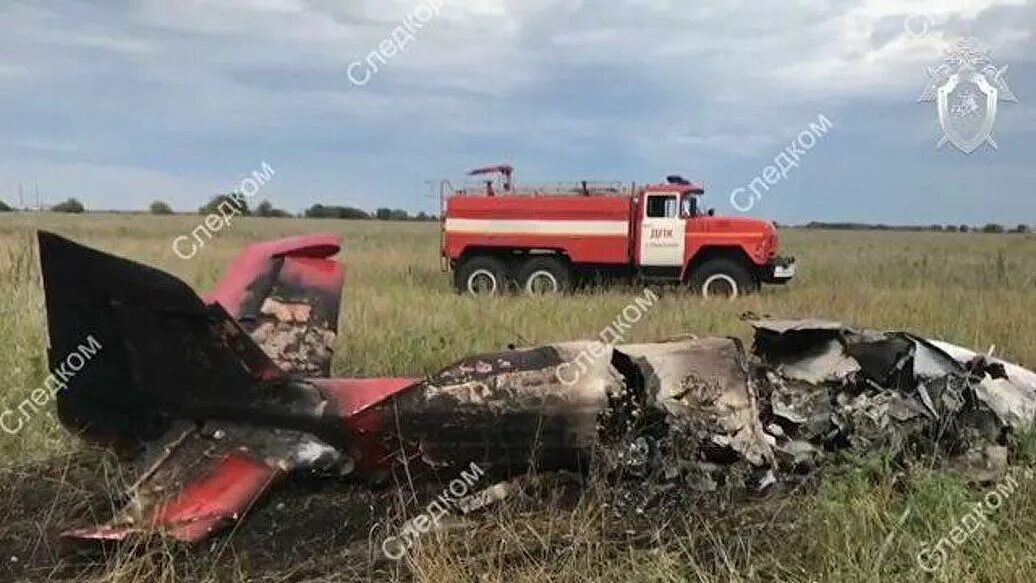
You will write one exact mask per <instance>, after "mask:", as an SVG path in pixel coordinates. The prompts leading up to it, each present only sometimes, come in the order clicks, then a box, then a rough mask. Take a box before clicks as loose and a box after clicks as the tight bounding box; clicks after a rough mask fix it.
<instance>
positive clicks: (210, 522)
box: [63, 454, 285, 543]
mask: <svg viewBox="0 0 1036 583" xmlns="http://www.w3.org/2000/svg"><path fill="white" fill-rule="evenodd" d="M284 476H285V473H284V471H283V470H281V469H280V468H277V467H273V466H270V465H268V464H266V463H264V462H262V461H259V460H256V459H254V458H251V457H248V456H246V455H243V454H231V455H229V456H226V457H224V458H223V459H222V460H220V461H219V462H218V463H216V464H215V465H214V466H213V467H212V468H211V470H210V471H209V472H207V473H206V474H204V475H203V476H202V477H201V478H199V479H198V480H196V481H194V482H192V483H190V484H187V485H186V487H185V488H184V489H183V490H182V491H180V492H179V493H176V494H174V495H173V498H172V500H170V501H168V502H166V503H164V504H160V505H158V506H156V507H154V508H152V509H151V513H150V515H149V516H145V517H143V518H142V521H141V523H140V524H136V525H129V524H114V525H104V526H97V527H90V528H81V529H76V530H70V531H66V532H65V533H63V536H64V537H65V538H68V539H71V540H79V541H112V542H116V541H123V540H126V539H127V538H129V537H130V536H132V535H134V534H141V533H146V532H160V533H162V534H165V535H166V536H169V537H171V538H173V539H175V540H178V541H181V542H186V543H193V542H199V541H201V540H204V539H206V538H208V537H209V536H211V535H212V534H213V533H214V532H217V531H219V530H221V529H223V528H225V527H226V526H228V525H230V524H233V523H236V522H237V521H238V520H240V518H241V517H242V516H244V515H245V514H246V513H247V512H248V511H249V510H250V509H251V507H252V505H253V504H255V502H256V501H257V500H259V499H260V498H261V497H262V496H263V495H265V494H266V492H267V491H268V490H269V489H270V488H271V487H272V486H273V485H274V484H275V483H276V482H277V481H278V480H279V479H281V478H282V477H284Z"/></svg>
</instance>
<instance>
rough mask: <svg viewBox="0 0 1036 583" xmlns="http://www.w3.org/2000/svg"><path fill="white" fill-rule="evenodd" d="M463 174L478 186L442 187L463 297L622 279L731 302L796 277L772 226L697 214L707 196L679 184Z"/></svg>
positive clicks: (449, 253) (446, 235) (452, 264)
mask: <svg viewBox="0 0 1036 583" xmlns="http://www.w3.org/2000/svg"><path fill="white" fill-rule="evenodd" d="M469 175H470V176H475V177H478V178H479V179H480V182H478V183H477V184H475V185H473V186H468V187H464V188H459V189H454V188H453V186H452V185H451V184H450V183H449V182H448V181H444V182H443V184H442V188H441V196H442V199H443V200H442V202H443V213H442V217H443V222H442V257H443V266H444V269H451V270H452V271H453V273H454V282H455V285H456V287H457V290H458V291H460V292H461V293H471V294H475V295H495V294H500V293H503V292H505V291H507V290H509V289H513V288H517V289H518V290H519V291H521V292H523V293H527V294H551V293H564V292H566V291H569V290H570V289H572V287H573V286H574V285H575V284H576V283H577V282H579V281H581V280H586V279H587V278H591V279H592V278H600V279H610V278H621V279H624V280H626V281H640V282H651V283H661V282H672V283H678V284H684V285H687V286H689V287H690V288H691V289H693V290H694V291H696V292H698V293H701V294H702V295H704V296H706V297H715V296H726V297H737V296H739V295H742V294H747V293H752V292H754V291H757V290H758V289H759V287H760V285H761V284H763V283H770V284H784V283H787V282H788V281H790V280H791V279H792V278H793V277H794V276H795V260H794V259H793V258H786V257H781V256H779V255H778V252H779V250H780V243H779V241H778V238H777V230H776V228H775V227H774V225H773V224H772V223H769V222H766V221H760V220H755V219H749V218H730V217H717V216H714V214H715V213H714V212H713V210H711V209H710V210H704V209H703V208H702V205H701V198H700V197H701V195H702V194H704V188H703V187H702V186H700V185H696V184H692V183H690V182H688V181H687V180H684V179H683V178H681V177H679V176H670V177H668V178H667V180H666V182H665V183H664V184H653V185H647V186H638V185H636V184H629V185H627V184H622V183H601V182H588V181H582V182H578V183H573V184H562V185H549V186H545V185H539V186H522V187H518V186H516V185H515V183H514V168H512V167H511V166H490V167H486V168H479V169H477V170H473V171H472V172H471V173H470V174H469Z"/></svg>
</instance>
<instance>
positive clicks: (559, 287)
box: [518, 257, 572, 296]
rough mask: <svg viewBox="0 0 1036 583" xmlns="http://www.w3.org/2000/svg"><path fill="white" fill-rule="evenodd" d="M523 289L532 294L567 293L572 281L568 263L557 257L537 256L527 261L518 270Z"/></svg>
mask: <svg viewBox="0 0 1036 583" xmlns="http://www.w3.org/2000/svg"><path fill="white" fill-rule="evenodd" d="M518 282H519V284H520V285H521V286H522V291H524V292H525V293H526V294H527V295H530V296H541V295H553V294H561V293H565V292H567V291H568V290H569V287H571V283H572V274H571V273H569V270H568V265H566V264H565V262H564V261H563V260H561V259H558V258H557V257H536V258H533V259H530V260H528V261H526V262H525V265H523V266H522V268H521V271H519V272H518Z"/></svg>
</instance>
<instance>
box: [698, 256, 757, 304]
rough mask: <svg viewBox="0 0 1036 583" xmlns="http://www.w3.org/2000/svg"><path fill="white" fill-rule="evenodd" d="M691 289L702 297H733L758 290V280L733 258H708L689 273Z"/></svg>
mask: <svg viewBox="0 0 1036 583" xmlns="http://www.w3.org/2000/svg"><path fill="white" fill-rule="evenodd" d="M690 287H691V290H693V291H694V293H698V294H701V296H702V297H703V298H715V297H728V298H730V299H734V298H737V297H740V296H743V295H747V294H751V293H755V292H757V291H759V282H758V281H756V279H755V277H754V276H753V275H752V272H750V271H749V270H748V268H746V267H745V266H744V265H742V264H741V262H739V261H735V260H733V259H724V258H717V259H709V260H707V261H705V262H704V263H702V264H701V265H699V266H698V267H696V268H695V269H694V272H693V273H692V274H691V281H690Z"/></svg>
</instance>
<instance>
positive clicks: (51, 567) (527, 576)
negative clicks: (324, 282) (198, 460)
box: [0, 214, 1036, 583]
mask: <svg viewBox="0 0 1036 583" xmlns="http://www.w3.org/2000/svg"><path fill="white" fill-rule="evenodd" d="M197 221H198V217H149V216H88V217H81V218H73V217H61V216H53V215H46V216H45V215H26V214H19V215H6V216H0V282H2V289H3V294H2V296H0V326H2V328H0V370H3V371H5V374H4V377H3V380H0V410H2V409H7V408H11V407H13V406H15V405H16V404H17V403H18V402H19V401H21V400H23V399H25V398H26V397H28V395H29V393H31V391H32V390H33V389H34V388H35V387H37V386H39V385H40V383H41V382H42V380H43V378H44V377H45V375H46V370H45V366H46V365H45V344H46V337H45V328H44V321H45V320H44V312H43V301H42V300H43V298H42V291H41V290H40V287H39V283H38V271H37V268H36V263H35V255H34V251H33V245H32V242H33V236H32V229H35V228H44V229H50V230H54V231H56V232H59V233H62V234H64V235H66V236H69V237H72V238H73V239H75V240H78V241H81V242H84V243H87V244H89V245H92V246H96V247H99V248H101V249H104V250H107V251H111V252H114V253H117V254H120V255H124V256H127V257H130V258H132V259H135V260H138V261H142V262H144V263H148V264H151V265H154V266H156V267H159V268H162V269H165V270H167V271H170V272H171V273H174V274H176V275H178V276H179V277H181V278H183V279H184V280H185V281H187V282H188V283H190V284H191V285H193V286H195V287H196V288H198V289H203V290H204V289H207V288H209V287H210V286H211V285H212V284H213V283H214V282H215V281H216V280H217V279H218V278H219V277H220V275H221V273H222V270H223V269H224V268H225V266H226V265H227V263H228V261H229V260H230V259H231V258H232V257H233V256H234V255H235V254H236V253H238V252H239V251H240V250H241V248H242V247H243V246H244V245H246V244H247V243H249V242H254V241H259V240H264V239H270V238H274V237H279V236H283V235H291V234H300V233H311V232H318V231H323V232H335V233H340V234H342V235H343V237H344V238H345V249H346V251H345V261H346V263H347V265H348V276H347V282H346V293H345V298H344V311H343V314H344V316H343V321H342V329H343V334H342V335H341V336H340V345H339V346H338V351H337V354H336V359H335V367H334V368H335V372H336V373H337V374H339V375H343V376H345V375H371V376H380V375H422V374H426V373H430V372H433V371H435V370H437V369H439V368H440V367H442V366H443V365H445V364H447V363H449V362H451V361H453V360H455V359H457V358H459V357H461V356H464V355H467V354H471V353H474V352H480V351H492V350H498V349H500V348H501V347H503V346H505V345H507V344H509V343H517V344H519V345H531V344H538V343H542V342H548V341H553V340H571V339H576V338H583V337H594V336H596V335H597V333H598V332H599V331H600V330H601V329H602V328H604V327H605V326H607V325H608V324H609V323H610V322H612V321H613V320H614V319H615V317H616V316H617V315H618V313H619V312H620V310H621V309H622V308H623V307H624V306H625V305H626V304H627V303H628V302H629V301H630V299H631V298H632V297H634V296H635V295H636V294H638V293H639V290H634V289H622V288H618V289H612V290H609V291H606V292H598V293H593V294H585V295H579V296H573V297H566V298H562V299H559V300H550V301H545V300H534V299H526V298H514V297H511V298H504V299H499V300H489V301H476V300H473V299H469V298H464V297H459V296H457V295H455V294H454V293H453V292H452V290H451V289H450V285H449V278H448V277H447V276H446V275H445V274H443V273H440V271H439V260H438V231H437V225H435V224H428V223H422V224H417V223H378V222H346V221H303V220H261V219H242V220H240V221H238V222H237V223H235V225H234V227H233V228H232V229H230V230H227V231H225V232H223V233H221V234H220V235H219V236H218V238H217V239H216V240H213V241H211V242H210V243H209V244H208V245H207V246H206V247H205V248H204V249H203V250H202V251H201V252H200V253H199V254H198V256H197V257H196V258H194V259H192V260H190V261H184V260H181V259H179V258H177V257H176V256H175V255H174V254H173V252H172V249H171V246H170V243H171V241H172V239H173V237H175V236H176V235H178V234H185V233H189V232H190V230H191V229H192V228H193V227H194V226H195V225H196V224H197ZM784 240H785V245H786V249H785V251H786V252H787V253H790V254H794V255H797V256H798V257H799V259H800V269H801V275H800V277H799V279H798V280H797V281H796V282H795V283H794V284H793V285H792V286H791V287H789V288H787V289H768V290H766V291H765V292H764V293H763V294H761V295H759V296H756V297H752V298H747V299H743V300H739V301H737V302H733V303H720V302H703V301H701V300H698V299H696V298H694V297H691V296H688V295H686V294H683V293H680V292H678V291H675V290H669V291H666V293H665V294H664V295H663V298H662V300H661V301H660V302H659V303H658V305H657V306H656V307H655V308H654V309H653V310H652V311H651V312H650V313H649V314H648V315H647V316H646V317H645V319H644V320H643V321H642V322H641V323H640V324H638V325H637V327H636V328H635V329H634V330H633V333H632V336H631V338H630V340H653V339H658V338H663V337H668V336H672V335H676V334H681V333H687V332H693V333H696V334H700V335H704V334H722V335H736V336H740V337H742V338H747V336H748V334H747V330H746V329H745V327H744V326H743V325H742V324H741V323H740V322H739V321H738V316H739V315H740V314H741V313H742V312H745V311H752V312H756V313H759V314H771V315H776V316H789V317H790V316H818V317H827V318H833V319H838V320H842V321H845V322H852V323H857V324H861V325H867V326H870V327H876V328H895V329H909V330H912V331H915V332H918V333H920V334H922V335H927V336H931V337H938V338H942V339H946V340H949V341H953V342H956V343H959V344H962V345H965V346H970V347H975V348H980V349H983V350H984V349H986V348H988V347H989V346H990V345H996V347H997V352H998V353H999V354H1001V355H1003V356H1005V357H1006V358H1009V359H1011V360H1015V361H1017V362H1019V363H1021V364H1023V365H1025V366H1028V367H1030V368H1033V367H1036V334H1033V333H1032V330H1033V329H1036V238H1034V237H1033V236H1022V235H983V234H938V233H874V232H870V233H854V232H845V233H840V232H801V231H790V232H785V233H784ZM0 454H2V455H3V456H4V460H5V461H4V462H3V463H2V464H0V495H2V496H3V497H4V499H3V500H0V502H3V507H6V508H7V515H6V516H7V521H6V523H5V524H6V526H5V525H0V540H2V539H4V538H8V537H15V536H16V537H18V538H19V540H18V541H15V542H10V543H9V544H8V545H7V546H2V545H0V552H7V549H8V548H12V549H22V550H19V551H18V552H20V553H27V554H28V555H30V556H31V558H28V557H27V556H26V555H25V554H23V555H22V556H20V557H19V563H17V564H12V563H11V562H10V561H9V557H3V556H0V561H3V562H4V563H5V564H4V566H2V567H0V577H5V576H8V575H9V576H10V577H12V578H22V579H25V578H28V579H32V580H39V579H48V578H78V577H86V578H91V579H97V580H107V581H133V580H155V581H174V580H183V579H211V580H245V579H252V580H270V581H281V580H352V579H364V578H367V577H370V576H372V573H374V572H375V571H372V569H374V568H377V569H381V570H380V571H377V572H378V573H380V574H379V575H378V577H399V578H404V579H405V578H417V579H419V580H424V581H472V580H485V581H508V582H509V583H510V582H517V581H536V582H537V583H539V582H542V581H577V580H578V581H582V580H587V579H588V580H601V581H609V580H649V581H684V580H697V581H729V580H734V581H803V582H805V581H829V580H830V581H875V582H877V581H889V580H904V581H907V580H909V581H914V580H918V579H923V578H924V577H927V576H926V575H925V574H924V573H923V572H921V571H920V570H918V569H917V568H916V565H914V563H913V553H915V552H916V551H917V550H918V549H919V547H920V545H921V544H922V543H924V542H925V541H928V540H931V539H937V538H939V537H940V536H943V535H944V534H945V532H946V531H947V530H948V528H949V527H950V526H952V523H953V521H954V520H955V518H957V517H959V516H961V515H962V514H963V513H965V512H967V510H968V505H967V500H973V499H976V498H977V497H978V496H979V495H980V494H981V492H976V491H973V490H970V489H968V488H966V487H964V486H963V485H962V484H960V483H958V482H957V481H955V480H953V479H952V478H948V477H945V476H943V475H942V474H939V473H936V472H924V471H922V472H916V473H911V474H910V475H902V474H899V473H897V472H895V471H893V470H891V469H889V468H887V467H885V466H883V465H881V464H876V467H869V468H867V469H861V470H859V471H856V472H850V473H849V474H847V475H843V476H838V477H835V478H831V479H829V480H828V481H826V482H825V483H824V485H823V486H822V487H821V489H820V491H819V493H810V494H802V495H794V496H790V497H787V498H785V499H783V500H782V501H780V502H765V503H760V504H757V505H753V506H752V507H750V508H747V509H745V510H742V511H740V512H738V513H736V514H735V515H733V516H727V517H724V518H717V519H708V520H706V519H704V518H703V516H704V515H703V514H701V513H698V512H695V511H693V509H692V510H691V511H688V512H687V513H686V515H684V516H674V517H672V518H673V522H672V524H670V525H669V527H668V528H667V529H666V530H665V531H664V532H663V533H662V534H660V535H659V540H656V541H653V542H652V544H647V545H644V544H640V543H639V542H637V541H639V540H640V538H639V537H642V536H646V534H645V533H638V534H636V535H635V536H633V535H631V537H632V538H629V539H627V538H624V537H616V536H614V533H615V532H620V533H621V532H624V531H625V530H626V529H624V528H622V527H623V525H621V524H615V521H614V520H613V519H610V518H609V517H608V515H607V513H606V512H605V511H604V510H603V509H602V507H601V505H600V503H599V502H600V501H601V500H602V499H606V498H607V494H606V493H600V496H596V495H592V496H588V497H587V498H585V499H584V500H582V501H581V502H579V503H577V504H575V505H574V506H572V505H561V504H560V503H559V504H557V505H554V504H550V503H544V502H543V501H542V500H539V499H537V500H535V501H528V500H524V499H522V498H520V499H519V500H517V501H509V502H508V503H507V504H505V505H504V506H503V507H501V508H500V509H497V510H495V511H493V512H489V513H486V514H484V515H482V516H480V517H479V518H477V519H476V520H474V521H473V522H468V523H465V524H464V528H462V529H459V530H456V531H453V530H451V531H449V532H448V533H447V534H443V535H436V536H431V537H429V538H428V539H427V540H425V541H423V543H424V544H423V545H422V547H421V549H420V550H419V552H418V553H417V554H416V555H415V557H414V558H413V560H411V561H406V562H403V563H401V564H399V565H388V566H386V565H383V564H380V563H377V564H375V563H374V562H373V561H372V559H370V558H369V553H368V552H367V545H366V542H365V541H366V537H367V533H365V532H364V533H360V534H359V535H357V536H356V537H355V538H349V537H346V538H345V539H336V538H334V537H331V540H330V541H328V540H321V541H319V543H314V544H319V546H318V547H317V548H318V549H319V552H315V553H310V554H306V553H301V554H294V550H293V551H291V552H289V551H288V550H287V549H288V548H291V545H290V544H288V543H285V544H286V545H287V547H286V550H285V551H284V559H283V561H279V562H281V563H283V564H282V565H280V566H276V565H277V561H275V562H274V563H273V564H272V565H271V564H270V563H269V562H264V561H260V560H257V559H256V558H255V557H253V556H251V555H249V553H248V551H247V548H246V547H243V546H242V544H234V543H231V544H229V545H227V544H224V543H223V542H221V543H220V544H221V545H223V546H222V547H221V548H222V551H221V552H220V553H216V552H215V551H212V550H211V549H206V552H205V553H204V556H203V557H202V558H199V557H198V555H194V556H193V558H191V559H190V560H188V555H186V554H185V553H184V552H183V551H182V550H181V549H175V548H168V547H164V546H162V545H160V544H159V545H157V546H156V545H149V546H147V547H146V548H141V549H136V550H135V551H132V552H127V551H121V552H117V553H114V554H112V555H110V556H101V557H96V556H94V557H92V558H90V560H89V561H87V562H85V563H84V562H82V561H81V560H79V562H76V561H74V560H71V559H61V560H59V559H58V553H57V551H56V549H55V548H54V547H53V535H54V533H55V532H56V531H57V529H58V528H59V526H60V525H62V524H64V523H65V521H66V520H67V516H66V514H67V513H69V512H73V513H74V512H79V513H80V515H81V514H82V512H84V511H87V509H92V510H90V511H95V512H98V514H99V515H100V514H103V512H102V511H103V510H104V509H105V507H106V506H111V504H113V503H114V502H112V501H110V500H108V495H107V494H105V493H104V492H98V491H95V490H97V489H100V488H99V487H98V486H96V484H102V483H104V481H105V480H109V479H110V478H111V476H112V475H115V474H117V473H118V471H119V470H118V467H117V465H116V464H115V463H114V462H112V461H110V460H106V459H105V458H98V457H96V456H95V457H90V458H88V459H89V460H90V463H89V467H90V469H89V470H87V469H83V466H84V462H83V461H81V460H82V456H83V455H84V454H82V453H81V452H80V446H79V445H78V444H76V443H75V442H73V441H72V440H70V439H69V438H68V437H67V435H66V434H65V433H64V432H63V431H62V429H61V428H60V426H59V425H58V424H57V422H56V420H55V419H54V418H53V417H52V416H50V415H41V416H40V417H38V418H35V419H33V420H31V421H30V422H29V423H27V425H26V428H25V430H23V431H22V432H21V433H19V434H18V435H17V436H9V435H6V434H0ZM90 455H91V456H94V454H90ZM55 460H64V465H62V463H56V462H55ZM41 461H45V463H44V464H43V465H37V466H27V465H26V464H31V463H34V462H41ZM62 467H64V468H66V469H67V476H66V475H64V474H61V473H60V472H59V471H58V470H56V469H55V468H62ZM33 468H35V469H33ZM98 468H106V471H107V474H106V473H105V471H102V470H101V469H98ZM55 473H57V474H58V475H54V474H55ZM90 484H95V486H90ZM91 487H93V488H94V490H90V488H91ZM33 488H36V489H38V494H37V497H38V498H41V499H42V500H36V501H35V502H34V503H30V501H27V500H24V499H19V498H18V496H23V497H24V495H25V492H26V489H29V490H30V491H31V490H32V489H33ZM1034 491H1036V490H1034V488H1032V487H1030V486H1029V485H1023V488H1022V490H1020V491H1019V493H1018V494H1016V495H1015V496H1014V497H1013V498H1012V499H1011V501H1010V503H1009V504H1008V506H1007V507H1006V508H1005V509H1004V510H1003V511H1002V512H1001V513H1000V514H999V515H998V516H997V517H996V518H995V519H994V520H993V522H994V524H995V528H994V529H992V530H990V531H989V532H988V533H986V534H985V535H983V536H981V537H979V536H976V537H974V540H973V541H970V542H969V544H968V546H966V547H965V548H963V549H962V550H961V551H960V552H957V553H956V554H955V555H954V556H953V557H951V561H950V562H949V564H948V565H947V568H946V569H944V570H943V571H942V572H941V573H940V574H939V576H937V577H935V578H934V580H940V581H964V580H975V581H1026V580H1030V579H1029V577H1028V576H1027V575H1026V573H1031V572H1032V568H1033V567H1034V565H1033V557H1034V556H1036V555H1034V554H1033V552H1032V550H1033V548H1032V547H1033V543H1032V542H1031V539H1030V537H1028V536H1027V533H1028V532H1031V531H1032V529H1033V527H1034V526H1036V524H1034V523H1036V509H1034V508H1033V502H1034V501H1036V497H1034V496H1033V493H1034ZM48 496H49V497H52V498H54V499H53V500H50V499H46V498H47V497H48ZM324 496H327V494H326V492H324V491H316V492H314V491H306V492H304V493H303V497H302V500H304V501H305V502H306V503H313V504H317V503H324V502H325V501H326V500H327V499H326V498H324ZM77 499H78V500H80V501H82V500H89V501H90V502H89V503H85V502H82V503H77V502H76V500H77ZM281 500H282V501H283V503H284V504H286V505H292V504H296V503H298V502H297V501H296V500H297V499H296V498H292V497H287V496H285V497H283V498H282V499H281ZM908 506H909V507H910V508H911V514H910V516H909V517H908V519H907V520H906V521H905V522H904V523H903V525H902V527H900V528H897V527H896V526H895V525H896V524H897V520H898V518H899V517H900V516H901V515H902V513H903V511H904V509H905V508H907V507H908ZM551 509H553V510H551ZM30 510H31V511H32V512H30ZM33 512H34V513H36V514H35V515H32V513H33ZM270 512H273V511H272V510H271V511H270ZM314 513H316V512H314ZM3 516H4V515H3V514H2V513H0V517H3ZM656 526H658V527H661V525H656ZM341 530H342V531H349V528H348V525H342V527H341ZM335 532H338V531H335ZM890 532H894V535H892V536H891V538H890V535H889V533H890ZM318 534H319V533H318ZM648 534H650V533H648ZM242 536H245V534H244V533H242ZM336 536H337V535H336ZM303 538H304V537H303ZM327 538H328V537H324V539H327ZM245 540H248V539H247V536H246V538H245ZM887 541H891V543H887ZM377 542H378V541H375V543H377ZM24 549H30V550H29V551H26V550H24ZM26 562H31V563H32V569H31V570H28V571H27V570H25V568H26V567H25V563H26ZM84 565H85V566H84ZM70 569H71V570H70ZM213 569H215V570H213ZM26 573H30V574H26Z"/></svg>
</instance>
